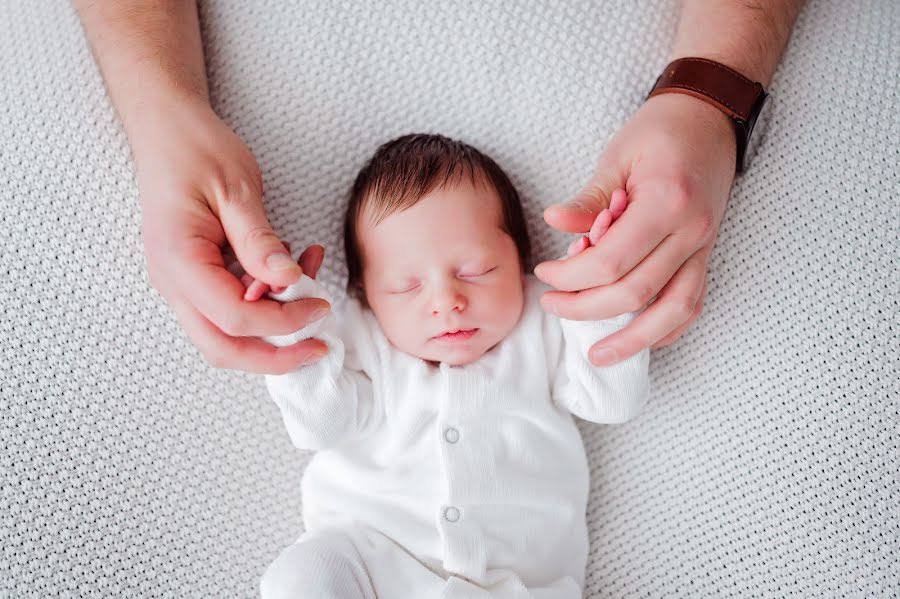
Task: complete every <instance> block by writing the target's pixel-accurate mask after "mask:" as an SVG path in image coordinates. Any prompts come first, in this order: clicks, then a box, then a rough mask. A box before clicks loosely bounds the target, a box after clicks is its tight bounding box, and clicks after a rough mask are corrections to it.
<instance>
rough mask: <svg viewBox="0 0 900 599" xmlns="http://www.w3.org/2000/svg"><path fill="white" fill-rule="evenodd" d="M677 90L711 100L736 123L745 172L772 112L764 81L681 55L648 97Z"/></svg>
mask: <svg viewBox="0 0 900 599" xmlns="http://www.w3.org/2000/svg"><path fill="white" fill-rule="evenodd" d="M669 92H676V93H682V94H688V95H691V96H694V97H695V98H699V99H701V100H704V101H706V102H709V103H710V104H712V105H713V106H715V107H716V108H718V109H719V110H721V111H722V112H724V113H725V114H726V115H728V117H729V118H730V119H731V121H732V123H734V134H735V136H736V138H737V157H736V161H735V170H736V171H737V172H738V173H741V172H743V171H744V169H746V168H747V165H748V164H749V163H750V160H751V159H752V158H753V156H755V155H756V150H757V148H759V145H760V141H761V140H762V138H763V136H764V135H765V130H766V127H767V125H768V122H769V117H770V115H771V112H772V100H771V96H770V95H769V94H767V93H766V90H764V89H763V86H762V84H761V83H759V82H757V81H750V80H749V79H747V78H746V77H744V76H743V75H741V74H740V73H738V72H737V71H735V70H734V69H732V68H730V67H727V66H725V65H724V64H721V63H718V62H715V61H714V60H709V59H706V58H679V59H677V60H673V61H672V62H670V63H669V64H668V66H666V68H665V69H664V70H663V72H662V74H660V76H659V77H657V78H656V83H654V84H653V89H651V90H650V93H649V94H648V95H647V97H646V98H645V101H646V100H649V99H650V98H652V97H653V96H655V95H657V94H664V93H669Z"/></svg>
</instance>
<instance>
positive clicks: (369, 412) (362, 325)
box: [235, 262, 379, 450]
mask: <svg viewBox="0 0 900 599" xmlns="http://www.w3.org/2000/svg"><path fill="white" fill-rule="evenodd" d="M301 264H302V262H301ZM317 268H318V267H317V265H316V266H315V267H314V268H312V269H310V268H309V267H305V268H304V271H305V273H307V272H310V273H311V274H312V277H311V276H308V275H307V274H303V275H302V276H301V277H300V279H298V280H297V281H296V282H294V283H293V284H291V285H289V286H287V287H286V288H284V289H282V290H281V291H280V292H278V293H275V292H274V291H272V292H268V294H267V296H268V297H269V298H271V299H274V300H277V301H281V302H287V301H292V300H295V299H299V298H301V297H319V298H322V299H325V300H328V301H329V303H331V299H330V298H329V297H328V293H327V292H326V290H325V288H324V287H323V286H322V285H321V284H320V283H319V282H318V281H316V280H315V279H314V278H313V277H314V276H315V271H316V270H317ZM235 274H238V273H235ZM238 276H239V277H240V275H238ZM242 280H244V279H242ZM244 283H245V285H247V286H248V291H250V290H251V289H253V288H254V282H253V281H248V280H244ZM265 290H268V288H267V287H266V288H265ZM249 295H253V296H259V295H261V294H259V293H256V294H249ZM255 299H257V297H251V298H250V299H249V300H248V301H255ZM368 321H369V319H367V318H366V316H365V314H364V313H363V311H362V309H361V308H360V306H359V303H358V302H357V301H355V300H353V299H348V300H347V301H346V302H345V303H344V305H343V306H342V309H341V310H340V311H339V312H338V313H337V314H335V313H334V312H332V313H331V314H329V315H328V316H326V317H325V318H324V319H322V320H319V321H315V322H313V323H310V324H309V325H307V326H306V327H305V328H303V329H301V330H299V331H295V332H293V333H290V334H288V335H281V336H269V337H263V338H262V339H263V340H264V341H267V342H269V343H271V344H272V345H275V346H277V347H285V346H288V345H292V344H294V343H296V342H298V341H301V340H303V339H309V338H311V337H315V338H317V339H320V340H322V341H323V342H325V344H326V345H327V346H328V353H327V354H326V355H325V356H324V357H323V358H321V359H320V360H318V361H317V362H314V363H312V364H308V365H306V366H301V367H300V368H297V369H296V370H294V371H292V372H288V373H286V374H281V375H266V387H267V388H268V390H269V394H270V395H271V397H272V399H273V400H274V401H275V404H276V405H277V406H278V407H279V409H280V410H281V415H282V419H283V420H284V424H285V427H286V428H287V430H288V434H289V435H290V438H291V441H292V442H293V444H294V446H295V447H298V448H300V449H312V450H318V449H326V448H329V447H333V446H335V445H338V444H339V443H340V442H341V441H343V440H345V439H347V438H350V437H353V436H355V435H358V434H361V433H363V432H364V431H365V430H367V429H368V427H369V426H371V425H373V424H375V422H374V420H375V415H376V414H377V413H379V411H378V410H377V409H376V408H375V405H376V401H377V393H376V392H375V388H374V386H373V383H372V377H373V374H374V372H375V370H376V368H377V353H378V352H377V351H376V349H375V345H374V341H373V338H372V331H371V325H370V323H369V322H368Z"/></svg>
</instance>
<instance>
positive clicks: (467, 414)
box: [261, 275, 649, 599]
mask: <svg viewBox="0 0 900 599" xmlns="http://www.w3.org/2000/svg"><path fill="white" fill-rule="evenodd" d="M548 289H550V288H549V287H548V286H547V285H545V284H543V283H542V282H540V281H539V280H538V279H537V278H535V277H534V276H533V275H527V276H526V277H525V307H524V309H523V313H522V316H521V318H520V320H519V322H518V323H517V325H516V326H515V328H514V329H513V330H512V331H511V332H510V334H509V335H508V336H507V338H505V339H504V340H503V341H502V342H500V343H499V344H498V345H496V346H495V347H494V348H493V349H491V350H490V351H489V352H487V353H485V354H484V355H483V356H482V357H481V358H479V359H478V360H477V361H476V362H473V363H471V364H467V365H465V366H460V367H453V366H448V365H446V364H444V363H441V364H440V365H439V366H433V365H430V364H429V363H428V362H426V361H424V360H422V359H420V358H417V357H414V356H412V355H409V354H406V353H404V352H401V351H400V350H398V349H397V348H395V347H394V346H393V345H391V344H390V342H389V341H388V340H387V338H386V337H385V336H384V334H383V333H382V332H381V329H380V328H379V326H378V323H377V321H376V320H375V317H374V315H373V314H372V312H371V311H370V310H368V309H365V308H362V307H361V305H360V303H359V302H358V301H357V300H355V299H353V298H349V299H346V300H345V301H344V302H343V304H342V305H341V306H336V307H335V309H334V311H335V312H336V314H335V315H334V316H332V315H329V316H328V317H326V318H325V319H324V320H322V321H319V322H316V323H312V324H311V325H309V326H307V327H306V328H304V329H303V330H301V331H298V332H296V333H294V334H291V335H285V336H279V337H266V338H265V340H266V341H268V342H270V343H272V344H273V345H276V346H279V347H282V346H285V345H290V344H293V343H295V342H297V341H299V340H301V339H307V338H309V337H316V338H319V339H322V340H324V341H325V342H326V343H327V344H328V346H329V350H330V351H329V353H328V355H327V356H326V357H325V358H323V359H322V360H320V361H319V362H317V363H315V364H312V365H308V366H305V367H301V368H299V369H297V370H295V371H293V372H291V373H288V374H284V375H267V376H266V384H267V387H268V389H269V392H270V394H271V396H272V398H273V399H274V400H275V403H276V404H277V405H278V407H279V408H280V409H281V413H282V416H283V419H284V423H285V425H286V427H287V430H288V433H289V435H290V437H291V440H292V441H293V444H294V445H295V446H296V447H298V448H302V449H312V450H318V452H317V453H316V455H315V456H313V458H312V459H311V461H310V463H309V465H308V466H307V470H306V472H305V475H304V477H303V482H302V485H301V493H302V500H303V521H304V526H305V528H306V532H305V533H304V534H303V535H302V536H301V537H300V538H299V539H298V541H297V542H296V543H294V544H293V545H291V546H290V547H288V548H286V549H284V551H282V552H281V555H279V556H278V558H277V559H276V560H275V561H273V562H272V564H271V565H270V566H269V568H268V569H267V570H266V572H265V574H264V575H263V579H262V582H261V589H262V595H263V599H271V598H276V597H277V598H281V597H285V598H287V597H291V598H303V599H305V598H307V597H309V598H315V599H329V598H341V599H356V598H365V599H375V598H376V597H377V598H378V599H451V598H453V599H456V598H466V599H469V598H471V599H475V598H478V599H486V598H488V597H491V598H504V599H513V598H515V599H519V598H522V599H524V598H531V599H551V598H552V599H580V598H581V597H582V586H583V583H584V576H585V567H586V563H587V556H588V536H587V523H586V516H585V510H586V506H587V499H588V476H589V470H588V464H587V459H586V455H585V451H584V445H583V442H582V439H581V435H580V433H579V432H578V429H577V427H576V426H575V422H574V419H573V418H572V414H575V415H577V416H579V417H581V418H584V419H586V420H591V421H594V422H600V423H619V422H624V421H626V420H628V419H630V418H633V417H634V416H635V415H636V414H637V413H638V412H639V411H640V409H641V407H642V406H643V404H644V402H645V400H646V398H647V395H648V390H649V389H648V388H649V382H648V376H647V369H648V363H649V350H646V349H645V350H643V351H641V352H639V353H638V354H636V355H634V356H632V357H631V358H629V359H627V360H624V361H622V362H620V363H618V364H614V365H612V366H609V367H605V368H598V367H594V366H592V365H591V364H590V362H588V360H587V351H588V348H589V347H590V346H591V345H592V344H593V343H594V342H596V341H597V340H598V339H600V338H602V337H605V336H607V335H609V334H610V333H612V332H614V331H616V330H618V329H620V328H622V327H623V326H624V325H625V324H627V323H628V322H629V321H631V319H632V318H634V316H635V314H634V313H628V314H624V315H622V316H619V317H617V318H612V319H609V320H604V321H593V322H578V321H570V320H565V319H561V318H559V317H556V316H553V315H550V314H547V313H546V312H545V311H544V310H542V309H541V307H540V305H539V304H538V298H539V297H540V296H541V294H542V293H543V292H544V291H546V290H548ZM269 297H272V298H274V299H277V300H280V301H290V300H293V299H297V298H300V297H323V298H325V299H329V300H330V298H328V295H327V293H326V292H325V291H324V288H322V287H321V286H320V285H319V283H317V282H316V281H314V280H313V279H310V278H309V277H307V276H306V275H303V277H302V278H301V279H300V280H299V281H297V282H296V283H294V284H293V285H291V286H290V287H288V288H287V289H286V290H285V291H283V292H282V293H280V294H271V293H270V294H269ZM332 305H334V304H332Z"/></svg>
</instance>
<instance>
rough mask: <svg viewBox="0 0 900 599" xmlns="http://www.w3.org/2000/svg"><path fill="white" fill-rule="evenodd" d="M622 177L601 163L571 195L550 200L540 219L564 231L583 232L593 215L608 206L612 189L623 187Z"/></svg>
mask: <svg viewBox="0 0 900 599" xmlns="http://www.w3.org/2000/svg"><path fill="white" fill-rule="evenodd" d="M624 187H625V180H624V177H620V176H619V175H618V174H616V172H615V171H613V170H612V169H609V168H605V167H604V166H603V165H602V164H601V165H600V166H599V167H598V169H597V172H596V173H595V174H594V176H593V177H592V178H591V180H590V181H588V183H587V185H585V186H584V187H583V188H582V189H581V191H579V192H578V193H577V194H575V197H574V198H572V199H571V200H569V201H567V202H563V203H561V204H554V205H552V206H549V207H547V208H546V209H545V210H544V220H545V221H546V222H547V224H548V225H550V226H551V227H553V228H554V229H559V230H560V231H565V232H567V233H587V232H588V231H590V230H591V225H593V224H594V220H595V219H596V218H597V215H598V214H600V212H602V211H603V209H604V208H609V203H610V200H611V199H612V193H613V191H615V190H616V189H619V188H624Z"/></svg>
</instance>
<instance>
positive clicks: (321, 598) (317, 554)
mask: <svg viewBox="0 0 900 599" xmlns="http://www.w3.org/2000/svg"><path fill="white" fill-rule="evenodd" d="M260 591H261V594H262V599H307V598H310V599H311V598H315V599H376V596H375V591H374V589H373V588H372V583H371V581H370V579H369V574H368V572H367V570H366V567H365V564H364V562H363V560H362V558H361V557H360V555H359V552H358V551H357V549H356V546H355V545H354V544H353V541H352V540H351V539H350V537H349V536H348V535H347V534H345V533H344V532H342V531H340V530H338V529H323V530H317V531H315V533H306V534H304V535H303V536H302V537H301V538H300V540H298V541H297V542H296V543H294V544H293V545H291V546H289V547H287V548H285V549H284V550H283V551H282V552H281V553H280V554H279V556H278V557H277V558H275V561H273V562H272V563H271V564H270V565H269V567H268V568H267V569H266V571H265V573H264V574H263V576H262V580H261V581H260Z"/></svg>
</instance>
